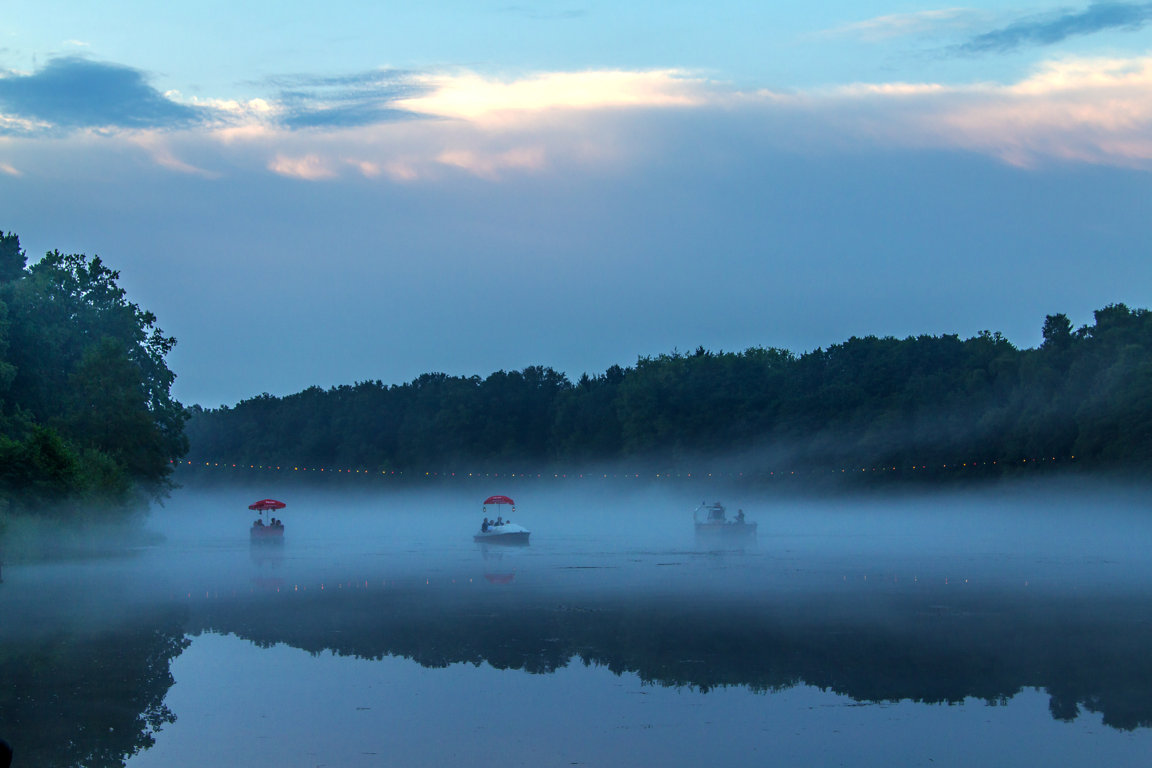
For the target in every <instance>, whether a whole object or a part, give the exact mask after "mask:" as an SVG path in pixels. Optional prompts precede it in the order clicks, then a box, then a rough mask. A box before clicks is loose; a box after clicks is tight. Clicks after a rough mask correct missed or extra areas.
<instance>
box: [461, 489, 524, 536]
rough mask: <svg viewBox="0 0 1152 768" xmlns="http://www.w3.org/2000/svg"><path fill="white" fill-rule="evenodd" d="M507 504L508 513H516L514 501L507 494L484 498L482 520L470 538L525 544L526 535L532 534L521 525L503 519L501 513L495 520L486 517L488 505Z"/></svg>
mask: <svg viewBox="0 0 1152 768" xmlns="http://www.w3.org/2000/svg"><path fill="white" fill-rule="evenodd" d="M489 504H496V505H508V507H509V514H511V515H514V514H516V502H514V501H513V500H512V499H510V498H509V497H507V496H489V497H488V498H487V499H485V500H484V507H483V513H484V522H482V523H481V524H480V530H479V531H477V533H476V534H475V535H474V536H473V537H472V540H473V541H475V542H477V543H480V544H514V545H515V544H518V545H521V546H523V545H525V544H527V543H528V537H529V536H531V535H532V532H531V531H529V530H528V529H527V528H525V527H524V526H522V525H518V524H517V523H513V522H511V521H509V520H505V519H504V516H503V514H498V515H497V516H496V519H495V520H489V519H488V505H489Z"/></svg>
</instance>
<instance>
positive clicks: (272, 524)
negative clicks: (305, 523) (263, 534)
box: [252, 517, 284, 528]
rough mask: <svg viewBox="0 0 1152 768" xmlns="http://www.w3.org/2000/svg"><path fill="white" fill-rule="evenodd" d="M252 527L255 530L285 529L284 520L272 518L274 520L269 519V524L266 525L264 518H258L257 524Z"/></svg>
mask: <svg viewBox="0 0 1152 768" xmlns="http://www.w3.org/2000/svg"><path fill="white" fill-rule="evenodd" d="M252 527H253V528H283V527H284V521H283V520H277V519H276V518H274V517H272V518H269V520H268V524H267V525H265V524H264V518H262V517H258V518H256V522H254V523H252Z"/></svg>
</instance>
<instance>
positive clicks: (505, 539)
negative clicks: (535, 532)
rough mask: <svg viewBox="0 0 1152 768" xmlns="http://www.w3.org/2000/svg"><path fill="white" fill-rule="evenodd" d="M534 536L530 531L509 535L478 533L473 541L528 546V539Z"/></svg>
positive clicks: (510, 533) (515, 532) (513, 532)
mask: <svg viewBox="0 0 1152 768" xmlns="http://www.w3.org/2000/svg"><path fill="white" fill-rule="evenodd" d="M531 535H532V534H531V533H529V532H528V531H509V532H507V533H478V534H476V535H475V536H473V537H472V541H475V542H476V543H478V544H505V545H512V546H521V547H522V546H525V545H526V544H528V537H529V536H531Z"/></svg>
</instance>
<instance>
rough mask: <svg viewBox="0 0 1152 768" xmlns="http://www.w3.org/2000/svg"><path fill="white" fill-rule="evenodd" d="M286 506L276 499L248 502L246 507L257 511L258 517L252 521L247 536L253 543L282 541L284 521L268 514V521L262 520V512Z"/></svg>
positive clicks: (278, 542)
mask: <svg viewBox="0 0 1152 768" xmlns="http://www.w3.org/2000/svg"><path fill="white" fill-rule="evenodd" d="M286 506H288V505H287V504H285V503H284V502H282V501H277V500H276V499H261V500H260V501H257V502H256V503H254V504H249V505H248V509H251V510H255V511H256V512H258V513H259V517H257V518H256V520H255V521H253V523H252V528H251V529H250V530H249V534H248V535H249V538H250V540H251V541H252V543H253V544H281V543H283V542H284V523H283V521H281V520H278V519H276V518H275V517H272V515H271V514H269V515H268V518H269V519H268V522H267V523H265V522H264V513H265V512H271V511H272V510H274V509H284V507H286Z"/></svg>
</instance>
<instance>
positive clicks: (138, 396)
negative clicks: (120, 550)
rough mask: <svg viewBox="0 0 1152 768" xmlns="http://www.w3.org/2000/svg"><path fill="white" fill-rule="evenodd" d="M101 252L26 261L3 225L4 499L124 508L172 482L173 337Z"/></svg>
mask: <svg viewBox="0 0 1152 768" xmlns="http://www.w3.org/2000/svg"><path fill="white" fill-rule="evenodd" d="M119 277H120V274H119V272H116V271H114V270H112V269H109V268H108V267H107V266H106V265H105V264H104V263H103V261H102V260H101V259H100V257H98V256H96V257H92V258H89V257H87V256H84V255H81V254H63V253H60V252H59V251H52V252H50V253H48V254H47V255H45V256H44V258H43V259H41V260H40V261H38V262H36V263H35V264H32V265H31V266H27V259H26V257H25V255H24V252H23V251H22V250H21V249H20V241H19V239H18V238H17V237H16V236H15V235H12V234H3V233H0V500H2V501H4V502H5V503H4V504H3V505H0V506H4V507H8V508H11V509H13V510H23V511H25V512H31V513H42V512H43V511H44V510H45V509H47V508H55V509H56V512H55V514H58V513H59V510H60V509H66V508H67V506H66V505H63V502H66V501H85V502H90V503H103V504H104V505H106V506H107V505H112V506H117V507H120V508H126V507H127V505H128V504H129V503H130V502H131V501H132V500H134V499H137V498H140V497H141V496H148V495H150V496H154V497H157V496H161V495H163V494H164V493H165V492H166V490H167V489H168V487H169V484H170V480H169V475H170V473H171V459H172V458H175V457H178V456H181V455H183V453H184V452H185V451H186V450H187V441H186V439H185V437H184V434H183V428H184V422H185V420H186V418H187V417H186V414H185V412H184V408H183V406H181V405H180V404H179V403H177V402H176V401H175V400H173V399H172V397H171V395H170V389H171V386H172V382H173V381H174V379H175V376H174V375H173V373H172V372H171V371H170V370H169V369H168V366H167V364H166V362H165V356H166V355H167V354H168V352H169V351H171V349H172V347H173V345H174V344H175V340H174V339H172V338H171V337H168V336H165V335H164V333H163V332H162V331H161V330H160V329H159V328H157V327H156V317H155V315H153V314H152V313H151V312H147V311H145V310H142V309H140V307H138V306H137V305H136V304H134V303H132V302H130V301H128V299H127V297H126V294H125V291H124V289H123V288H121V287H120V286H119V285H118V284H117V280H118V279H119Z"/></svg>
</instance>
